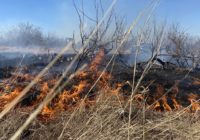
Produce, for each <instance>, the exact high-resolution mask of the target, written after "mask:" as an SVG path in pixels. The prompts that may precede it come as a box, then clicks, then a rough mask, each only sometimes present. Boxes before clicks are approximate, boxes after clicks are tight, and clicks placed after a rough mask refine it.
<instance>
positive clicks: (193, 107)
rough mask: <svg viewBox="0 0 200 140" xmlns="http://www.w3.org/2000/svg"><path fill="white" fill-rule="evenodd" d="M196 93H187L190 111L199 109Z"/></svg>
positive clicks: (199, 103)
mask: <svg viewBox="0 0 200 140" xmlns="http://www.w3.org/2000/svg"><path fill="white" fill-rule="evenodd" d="M198 98H199V97H198V95H197V94H193V93H191V94H189V95H188V100H189V101H190V104H191V111H192V112H196V111H199V110H200V101H199V100H198Z"/></svg>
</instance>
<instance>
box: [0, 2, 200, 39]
mask: <svg viewBox="0 0 200 140" xmlns="http://www.w3.org/2000/svg"><path fill="white" fill-rule="evenodd" d="M75 1H80V0H75ZM102 1H103V3H104V2H105V3H104V5H105V7H107V6H108V5H109V3H111V1H112V0H102ZM93 2H94V0H84V3H85V10H86V13H87V14H88V15H90V16H93V13H94V11H93V10H92V9H93V8H92V7H93ZM149 2H150V0H118V2H117V4H116V6H115V8H116V12H117V13H118V14H119V15H121V16H125V17H126V19H127V23H128V24H130V23H131V21H132V20H133V19H134V18H135V17H136V16H137V14H138V13H139V11H141V10H142V8H144V7H145V6H147V5H148V4H149ZM199 7H200V0H160V4H159V6H158V7H157V9H156V11H155V14H154V16H153V17H154V18H155V19H156V20H158V22H159V21H160V22H161V21H164V20H166V21H167V23H168V24H171V23H180V25H181V26H182V27H183V28H184V29H186V30H187V32H189V33H190V34H192V35H199V36H200V8H199ZM22 22H30V23H33V24H35V25H37V26H40V27H41V28H42V29H43V30H44V31H45V32H53V33H56V34H57V35H59V36H65V37H66V36H71V35H72V33H73V31H76V30H77V28H78V17H77V15H76V12H75V9H74V7H73V4H72V0H0V32H3V31H6V30H8V29H9V28H11V27H12V26H15V25H17V24H19V23H22Z"/></svg>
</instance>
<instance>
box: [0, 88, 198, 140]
mask: <svg viewBox="0 0 200 140" xmlns="http://www.w3.org/2000/svg"><path fill="white" fill-rule="evenodd" d="M101 95H102V96H101V97H99V99H98V102H97V104H96V105H94V106H92V107H91V108H90V109H85V108H81V109H78V110H76V111H74V112H73V113H72V112H64V113H62V114H60V115H59V116H56V118H55V119H53V120H50V121H47V122H42V121H40V120H39V119H36V120H34V121H33V122H32V124H31V125H30V126H29V127H28V128H27V129H26V130H25V131H24V132H23V134H22V135H21V137H20V139H34V140H35V139H37V140H40V139H41V140H44V139H50V140H51V139H52V140H54V139H58V138H60V139H63V140H64V139H65V140H66V139H81V140H88V139H95V140H96V139H103V140H107V139H108V140H110V139H120V140H121V139H122V140H123V139H127V137H128V127H127V126H128V116H129V114H128V112H129V107H127V109H123V107H122V106H121V104H120V103H119V101H118V98H117V96H115V95H109V96H108V95H107V93H106V91H104V94H101ZM104 95H106V96H104ZM178 113H179V112H161V113H158V112H153V111H146V112H145V113H144V112H143V111H142V109H136V108H134V104H133V107H132V114H131V116H132V117H131V125H130V128H129V129H130V138H131V139H154V140H157V139H159V140H160V139H166V140H168V139H188V140H189V139H197V140H198V139H200V125H199V123H200V119H199V114H197V113H196V114H191V113H183V114H182V115H181V116H178V117H176V116H177V114H178ZM28 115H29V114H27V113H24V112H22V111H21V110H19V109H17V110H13V111H12V112H10V113H9V114H8V115H7V116H6V117H5V118H4V119H3V120H1V121H0V126H1V129H0V137H1V139H2V140H4V139H8V138H10V137H11V136H12V135H13V134H14V132H15V131H16V130H17V129H18V128H19V127H20V126H21V125H22V124H23V123H24V121H25V120H26V118H27V117H28ZM64 128H65V129H64ZM62 132H63V133H62Z"/></svg>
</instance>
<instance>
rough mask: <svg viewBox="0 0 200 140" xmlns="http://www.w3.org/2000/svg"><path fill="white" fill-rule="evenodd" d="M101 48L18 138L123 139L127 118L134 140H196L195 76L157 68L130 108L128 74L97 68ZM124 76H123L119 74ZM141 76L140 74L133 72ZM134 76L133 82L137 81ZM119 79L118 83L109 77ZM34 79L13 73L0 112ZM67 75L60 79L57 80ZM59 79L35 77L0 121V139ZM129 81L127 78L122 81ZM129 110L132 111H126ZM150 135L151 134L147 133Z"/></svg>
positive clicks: (198, 88)
mask: <svg viewBox="0 0 200 140" xmlns="http://www.w3.org/2000/svg"><path fill="white" fill-rule="evenodd" d="M103 57H104V50H100V52H99V53H98V54H97V56H96V58H95V59H94V61H93V62H92V63H91V64H90V65H89V67H88V69H87V70H83V71H80V72H78V73H77V74H76V75H75V76H74V77H73V79H71V81H70V82H69V83H66V85H65V86H64V88H63V89H60V87H58V88H57V89H56V91H59V92H58V93H59V94H58V95H57V96H56V97H55V98H54V99H53V100H52V101H51V102H50V103H49V104H48V105H46V106H45V107H44V108H43V109H42V111H41V113H40V114H39V115H38V117H37V119H36V120H34V122H33V123H32V125H31V126H30V127H29V128H27V130H26V131H25V132H24V133H23V135H22V136H21V139H24V138H26V139H56V138H58V137H60V138H62V139H93V138H96V139H126V138H127V131H128V130H127V126H128V116H129V115H131V126H130V127H131V128H130V129H129V130H131V133H130V136H131V138H135V139H141V138H146V139H157V138H158V137H159V139H160V138H162V139H173V138H175V139H176V138H180V139H191V138H193V139H199V138H200V135H199V134H200V132H199V126H198V125H197V124H198V123H199V121H200V120H199V110H200V102H199V99H200V97H199V95H200V93H199V92H200V84H199V80H198V77H195V78H194V77H193V76H188V77H187V78H184V79H183V77H184V75H185V73H182V74H180V73H179V75H177V74H176V73H172V72H167V71H162V72H161V73H160V75H158V73H157V72H153V73H149V74H148V75H146V77H145V78H144V80H143V82H142V84H141V85H142V86H141V87H140V88H139V89H138V91H137V93H136V94H135V95H134V98H133V107H132V109H133V110H132V111H131V112H130V111H129V105H130V104H129V102H130V95H131V93H132V87H131V83H130V80H129V79H130V77H132V73H127V74H126V76H127V78H125V75H123V74H121V75H118V76H119V77H117V76H116V75H115V74H114V73H112V74H111V73H109V71H107V72H105V73H104V74H103V75H102V77H101V78H100V79H99V81H98V83H97V84H96V85H95V86H94V88H93V89H91V87H92V86H93V84H94V83H95V81H96V80H97V79H98V78H99V76H100V75H101V73H102V71H101V70H99V67H98V66H99V65H100V64H101V63H102V61H103ZM120 76H123V77H120ZM138 77H140V73H138ZM138 77H136V80H138ZM115 78H116V79H117V78H118V79H124V80H122V81H118V80H116V81H115V80H113V79H115ZM33 79H34V76H33V75H26V74H25V75H17V76H16V75H15V76H13V77H11V78H9V79H7V80H5V81H4V82H2V84H1V87H0V92H1V96H0V110H1V111H2V110H3V109H4V108H5V107H6V105H7V104H8V103H10V102H11V101H12V100H13V99H14V98H16V97H17V96H18V95H19V94H20V92H21V91H22V90H23V89H24V88H25V87H26V86H27V85H28V84H29V83H30V82H31V81H32V80H33ZM67 79H68V77H66V78H65V79H63V81H62V84H64V83H65V81H66V80H67ZM57 80H58V78H55V77H54V76H52V77H49V78H45V77H44V78H42V79H39V80H38V82H37V85H35V86H33V87H32V88H31V89H30V91H29V92H28V93H27V94H26V96H25V97H24V98H23V99H22V100H21V101H20V102H19V103H18V105H17V106H16V107H15V108H14V110H12V111H11V112H10V113H9V114H8V115H7V116H6V117H5V118H4V120H1V121H0V125H1V126H3V128H2V129H1V130H0V136H1V137H2V139H7V138H8V137H10V136H11V134H13V133H12V132H15V131H16V130H17V128H19V127H20V125H21V124H22V123H23V122H24V119H25V118H27V117H28V115H29V114H30V113H31V112H32V111H33V110H34V109H35V108H36V107H37V106H38V105H39V104H40V103H41V102H42V101H43V100H44V98H45V97H46V96H48V93H49V91H50V90H51V88H52V87H53V86H54V85H55V83H56V81H57ZM127 80H128V81H127ZM130 113H131V114H130ZM152 136H153V137H152Z"/></svg>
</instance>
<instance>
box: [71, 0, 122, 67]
mask: <svg viewBox="0 0 200 140" xmlns="http://www.w3.org/2000/svg"><path fill="white" fill-rule="evenodd" d="M73 4H74V7H75V10H76V13H77V15H78V18H79V34H80V38H81V47H82V50H81V53H80V55H79V58H78V61H77V66H76V68H75V71H76V70H77V69H78V68H79V67H80V65H81V64H82V63H83V62H84V61H85V60H87V59H88V57H90V56H92V55H93V54H94V53H95V52H96V51H98V50H99V49H100V48H104V49H105V50H106V52H109V51H110V50H112V47H113V46H115V43H116V42H117V40H119V38H120V32H121V31H120V30H121V25H120V24H122V23H119V24H116V22H115V23H113V21H114V17H115V15H114V10H112V12H111V13H110V14H109V15H108V17H107V18H106V19H105V20H104V21H103V22H102V23H101V25H100V26H97V25H99V22H100V19H101V18H102V17H103V15H104V12H105V11H104V6H103V3H102V1H101V0H95V1H94V13H95V16H94V17H90V16H88V15H87V14H86V12H85V9H84V2H83V0H81V6H80V8H79V7H78V5H77V3H76V2H75V0H73ZM86 21H90V22H92V23H93V24H90V25H91V26H90V30H89V31H88V30H87V31H86V30H85V29H84V25H85V22H86ZM111 25H112V28H111ZM95 27H99V28H98V29H97V30H96V32H95V34H94V35H93V36H92V37H91V38H90V40H89V43H87V45H86V43H85V42H86V41H88V39H89V35H90V34H91V32H92V31H93V29H94V28H95ZM73 49H74V51H75V52H76V53H78V52H79V51H78V49H80V47H77V48H76V47H75V46H73Z"/></svg>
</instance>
